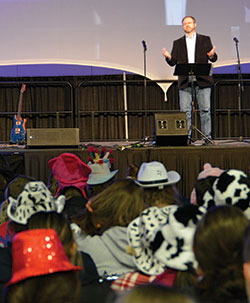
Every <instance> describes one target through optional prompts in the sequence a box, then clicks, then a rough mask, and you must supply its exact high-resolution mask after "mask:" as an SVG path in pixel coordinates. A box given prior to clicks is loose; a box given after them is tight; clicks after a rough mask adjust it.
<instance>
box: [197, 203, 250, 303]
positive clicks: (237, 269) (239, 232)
mask: <svg viewBox="0 0 250 303" xmlns="http://www.w3.org/2000/svg"><path fill="white" fill-rule="evenodd" d="M247 225H248V219H247V218H246V216H245V215H244V213H243V212H242V211H241V210H240V209H239V208H237V207H232V206H227V205H224V206H218V207H213V208H211V209H209V210H208V212H207V213H206V214H205V216H204V217H203V218H202V220H201V221H200V222H199V223H198V226H197V229H196V232H195V235H194V241H193V247H194V253H195V257H196V259H197V261H198V264H199V272H200V274H201V279H200V282H199V285H198V286H199V291H200V292H201V296H202V297H203V299H204V300H205V302H210V301H209V300H211V302H244V301H245V299H246V293H245V287H244V279H243V270H242V263H243V261H242V252H243V238H244V232H245V229H246V227H247Z"/></svg>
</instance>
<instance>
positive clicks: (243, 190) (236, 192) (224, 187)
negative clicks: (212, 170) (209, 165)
mask: <svg viewBox="0 0 250 303" xmlns="http://www.w3.org/2000/svg"><path fill="white" fill-rule="evenodd" d="M203 200H204V206H205V207H207V208H209V207H210V206H213V205H216V206H217V205H224V204H228V205H233V206H237V207H239V208H240V209H242V210H243V211H244V213H245V215H246V216H247V217H248V218H250V208H249V204H250V178H249V177H248V176H247V175H246V174H245V173H244V172H243V171H241V170H237V169H229V170H226V171H224V172H223V173H222V174H221V175H220V177H219V178H218V179H216V180H215V182H214V184H213V187H212V188H211V189H210V190H208V191H206V192H205V194H204V196H203Z"/></svg>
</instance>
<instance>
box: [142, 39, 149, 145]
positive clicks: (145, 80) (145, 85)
mask: <svg viewBox="0 0 250 303" xmlns="http://www.w3.org/2000/svg"><path fill="white" fill-rule="evenodd" d="M142 45H143V53H144V60H143V62H144V63H143V69H144V96H143V97H144V108H145V115H144V129H145V136H144V138H143V140H144V141H148V139H149V137H148V135H147V134H148V127H147V56H146V53H147V45H146V42H145V41H144V40H143V41H142Z"/></svg>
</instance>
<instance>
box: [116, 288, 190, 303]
mask: <svg viewBox="0 0 250 303" xmlns="http://www.w3.org/2000/svg"><path fill="white" fill-rule="evenodd" d="M195 302H196V301H195V299H194V298H192V297H191V296H190V295H188V294H186V293H185V292H183V291H181V290H178V289H177V288H169V287H166V286H162V285H157V284H145V285H139V286H135V287H134V288H132V289H131V290H129V291H127V292H124V293H123V294H121V295H120V296H118V297H117V298H116V299H115V301H114V303H195Z"/></svg>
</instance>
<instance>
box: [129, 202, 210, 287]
mask: <svg viewBox="0 0 250 303" xmlns="http://www.w3.org/2000/svg"><path fill="white" fill-rule="evenodd" d="M204 211H205V209H203V208H198V207H197V206H195V205H191V204H189V205H185V206H182V207H178V206H176V205H172V206H165V207H162V208H158V207H150V208H148V209H145V210H144V211H143V212H142V213H141V215H140V217H138V218H136V219H134V220H133V221H132V222H131V223H130V224H129V226H128V242H129V245H130V246H129V250H128V251H129V252H130V253H132V254H133V255H134V262H135V264H136V266H137V268H138V270H139V271H140V272H142V273H144V274H147V275H160V274H163V273H164V271H165V270H166V269H167V268H168V269H173V270H175V271H177V272H178V273H177V276H178V277H177V278H178V283H179V285H178V286H179V287H181V288H183V289H184V288H188V287H189V286H190V287H194V284H195V282H196V272H195V270H196V268H197V262H196V260H195V257H194V254H193V247H192V245H193V241H192V240H193V235H194V232H195V227H196V224H197V222H198V220H200V218H201V217H202V215H203V213H204ZM180 276H182V277H184V276H185V279H184V278H183V280H182V281H181V280H180V279H179V277H180ZM176 282H177V281H176V279H175V280H174V281H172V282H171V283H173V284H174V285H177V284H176ZM167 283H168V282H167ZM167 285H168V286H171V284H167Z"/></svg>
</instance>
